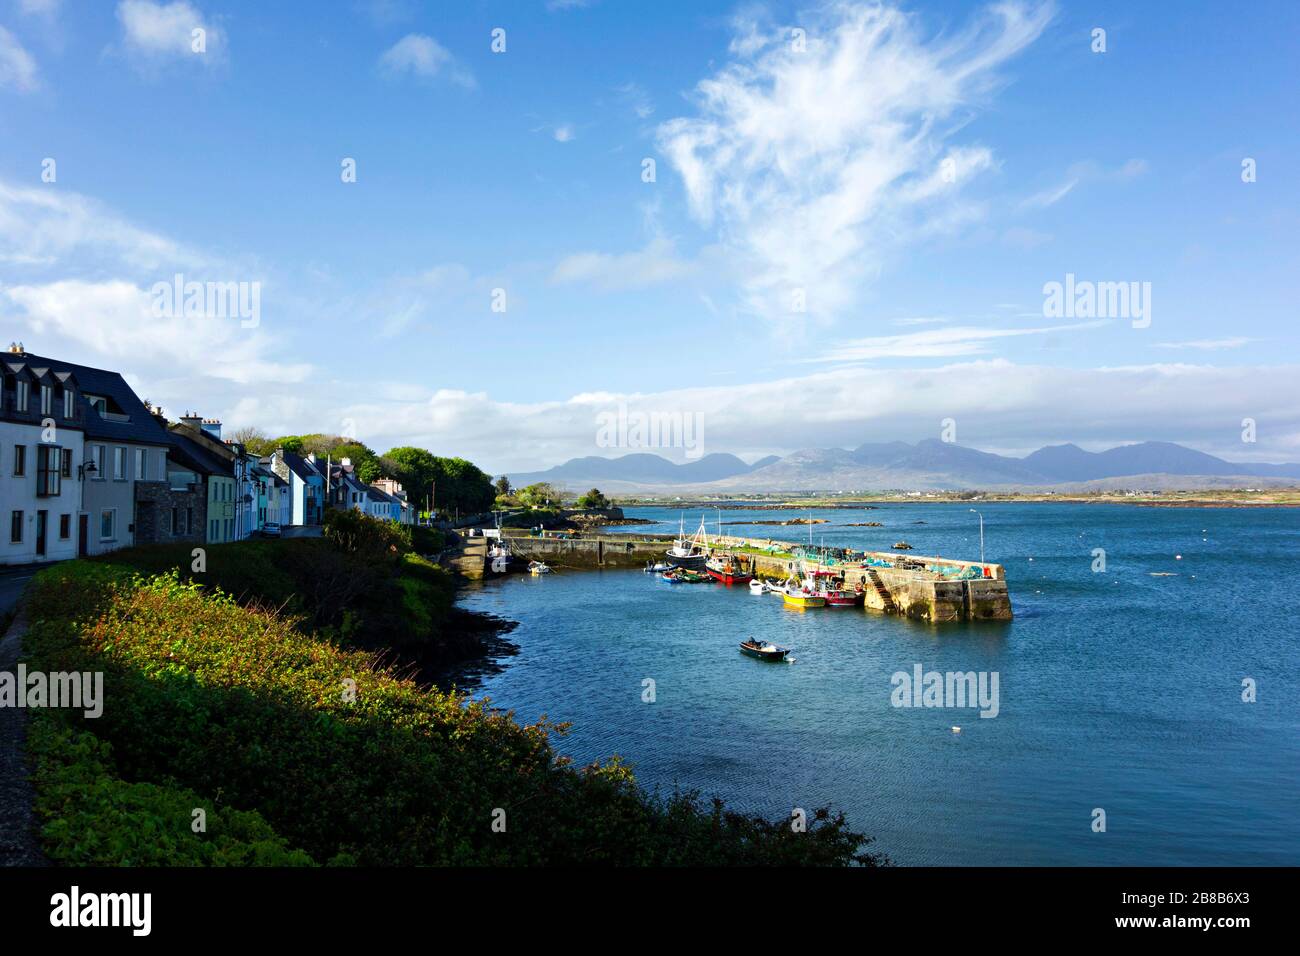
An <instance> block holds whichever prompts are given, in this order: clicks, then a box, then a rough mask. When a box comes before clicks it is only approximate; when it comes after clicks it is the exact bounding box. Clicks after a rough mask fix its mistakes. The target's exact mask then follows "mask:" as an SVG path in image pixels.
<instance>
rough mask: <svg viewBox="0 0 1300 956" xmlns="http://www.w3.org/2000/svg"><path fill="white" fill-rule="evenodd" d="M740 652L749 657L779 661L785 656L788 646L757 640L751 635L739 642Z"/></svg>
mask: <svg viewBox="0 0 1300 956" xmlns="http://www.w3.org/2000/svg"><path fill="white" fill-rule="evenodd" d="M740 652H741V653H742V654H748V655H749V656H750V657H757V658H758V659H759V660H760V661H777V662H780V661H784V660H785V656H786V655H787V654H789V653H790V648H788V647H777V646H776V645H775V644H773V643H771V642H769V641H758V640H754V639H753V638H752V637H751V638H750V639H749V640H746V641H741V642H740Z"/></svg>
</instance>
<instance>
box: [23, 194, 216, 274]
mask: <svg viewBox="0 0 1300 956" xmlns="http://www.w3.org/2000/svg"><path fill="white" fill-rule="evenodd" d="M74 252H75V253H76V254H77V255H78V257H79V261H81V262H82V263H83V264H85V265H93V266H98V265H101V264H125V265H127V266H129V267H131V268H135V269H158V268H161V267H164V266H172V265H187V266H188V265H193V264H195V263H196V262H197V261H198V260H199V258H200V257H199V255H198V254H197V253H195V252H194V251H192V250H189V249H186V248H185V247H184V246H182V245H180V244H179V243H177V242H175V241H173V240H171V239H169V238H167V237H165V236H162V235H159V234H157V233H153V232H150V231H149V230H147V229H141V228H139V227H137V226H135V225H132V224H131V223H129V222H127V221H125V220H123V219H121V218H119V217H118V216H116V215H114V214H113V213H112V212H111V211H110V210H108V209H106V208H105V207H104V206H103V205H102V204H101V203H99V202H96V201H95V200H93V199H90V198H88V197H85V196H81V195H78V194H77V193H73V192H67V191H64V190H58V191H56V190H55V189H54V188H53V187H42V188H31V187H20V186H13V185H11V184H9V183H6V182H3V181H0V262H6V261H7V262H11V263H12V262H18V263H24V264H27V265H42V264H44V265H53V264H57V263H58V262H59V261H60V260H61V259H62V258H63V257H66V256H68V255H70V254H72V253H74Z"/></svg>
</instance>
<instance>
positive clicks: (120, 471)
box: [113, 446, 126, 481]
mask: <svg viewBox="0 0 1300 956" xmlns="http://www.w3.org/2000/svg"><path fill="white" fill-rule="evenodd" d="M113 477H114V478H115V479H116V480H118V481H121V480H122V479H123V478H125V477H126V449H125V448H122V447H121V446H117V447H115V448H114V449H113Z"/></svg>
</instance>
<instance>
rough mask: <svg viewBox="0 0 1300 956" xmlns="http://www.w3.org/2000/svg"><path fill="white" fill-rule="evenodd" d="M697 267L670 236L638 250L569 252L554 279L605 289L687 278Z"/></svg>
mask: <svg viewBox="0 0 1300 956" xmlns="http://www.w3.org/2000/svg"><path fill="white" fill-rule="evenodd" d="M697 268H698V267H697V265H696V264H695V263H693V262H688V261H686V260H684V259H682V258H680V257H679V256H678V255H677V250H676V248H675V246H674V245H673V243H672V242H671V241H670V240H668V239H663V238H658V239H653V240H651V241H650V242H649V243H648V244H647V245H646V246H645V248H644V249H640V250H638V251H636V252H628V253H623V254H619V255H613V254H609V253H604V252H580V253H577V254H575V255H571V256H568V257H567V258H565V259H563V260H561V262H560V263H559V265H557V266H556V267H555V271H554V272H553V273H552V274H551V281H552V282H555V283H566V282H587V283H590V284H592V285H595V286H597V287H598V288H602V289H640V288H644V287H646V286H650V285H655V284H657V283H660V282H669V281H673V280H677V279H682V278H685V277H687V276H689V275H692V274H694V273H695V272H696V271H697Z"/></svg>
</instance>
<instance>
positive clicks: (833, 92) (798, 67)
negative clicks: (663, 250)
mask: <svg viewBox="0 0 1300 956" xmlns="http://www.w3.org/2000/svg"><path fill="white" fill-rule="evenodd" d="M1050 16H1051V7H1050V6H1049V5H1046V4H1043V5H1032V6H1031V5H1026V4H1022V3H999V4H997V5H995V6H992V7H990V8H988V9H987V10H986V11H984V13H983V14H982V15H980V16H979V17H978V18H977V19H976V20H975V21H974V22H972V23H971V25H970V26H969V27H967V28H966V29H965V30H963V31H960V32H958V33H957V34H955V35H952V36H944V37H938V38H927V37H925V36H923V35H922V34H921V33H920V31H919V28H918V26H917V25H916V22H915V21H914V19H913V18H912V17H911V16H910V15H908V14H905V13H904V12H902V11H901V10H898V9H895V8H892V7H888V6H882V5H870V6H867V5H863V6H850V5H848V4H840V5H833V6H830V7H828V8H825V9H824V10H823V11H822V12H820V13H817V14H814V15H810V16H809V17H808V18H806V19H805V20H802V21H800V22H799V23H798V24H796V25H797V26H799V27H800V28H802V29H804V30H805V31H806V32H805V37H806V46H805V47H804V48H802V49H800V48H796V46H795V44H793V43H792V32H791V28H790V27H777V26H774V25H772V24H769V23H765V22H762V21H760V20H758V19H756V18H741V19H739V20H738V21H737V23H736V29H735V35H734V38H733V41H732V43H731V47H730V49H731V52H732V54H733V57H734V59H733V61H732V62H730V63H728V64H727V65H725V66H723V67H722V68H721V69H720V70H718V71H717V72H716V73H715V74H713V75H712V76H709V77H708V78H706V79H704V80H702V81H701V82H700V83H699V84H698V86H697V87H696V89H695V95H694V100H695V104H696V115H695V116H690V117H679V118H675V119H671V120H669V121H667V122H665V123H663V124H661V125H660V126H659V129H658V137H657V139H658V144H659V148H660V150H661V151H662V152H663V153H664V154H665V155H667V156H668V158H669V160H670V162H671V163H672V165H673V166H674V167H675V168H676V170H677V172H678V174H679V175H680V176H681V178H682V182H683V184H684V186H685V188H686V193H687V198H688V200H689V202H690V208H691V211H692V213H693V214H694V216H695V217H696V219H697V220H698V221H699V222H700V223H701V224H702V225H704V226H706V227H710V228H716V229H717V231H718V233H719V235H720V236H721V237H722V238H723V239H724V240H725V242H726V244H727V247H728V249H729V250H730V252H731V254H732V256H733V257H734V258H735V259H736V260H737V263H738V267H737V270H736V271H737V273H738V274H742V275H746V276H748V278H747V279H746V280H744V282H743V283H742V287H741V289H740V297H741V299H742V302H743V305H744V307H745V308H747V309H748V310H750V311H752V312H755V313H758V314H760V315H764V316H767V317H769V318H773V319H779V318H782V317H785V316H788V314H789V311H790V302H791V300H792V295H791V293H792V290H796V289H800V290H804V292H805V295H806V302H807V311H808V312H809V313H813V314H817V315H824V316H831V317H834V316H835V315H837V314H842V313H843V312H844V311H845V310H847V309H848V307H849V306H851V305H852V303H853V302H854V300H855V299H856V297H857V293H858V289H859V286H860V284H861V283H862V282H863V281H864V280H865V279H866V278H867V277H868V276H869V275H870V274H871V273H872V271H873V269H875V268H878V267H879V264H880V263H881V261H882V259H883V258H884V256H885V254H886V252H887V251H888V250H889V249H891V248H894V247H895V246H897V244H898V243H899V242H900V241H905V240H906V239H909V238H912V239H914V238H916V237H918V236H922V235H930V234H934V233H936V232H942V231H945V230H948V229H952V228H960V227H961V226H962V225H964V224H965V223H967V222H970V221H972V220H974V219H976V218H978V216H979V215H980V212H979V210H978V209H977V208H975V207H973V206H971V205H970V204H968V203H963V202H962V201H961V200H960V199H959V196H960V192H961V190H962V188H963V187H964V186H965V185H966V184H967V183H968V182H969V181H970V180H971V179H973V178H975V176H976V175H977V174H978V173H979V172H980V171H982V170H984V169H988V168H990V167H991V166H992V165H993V163H994V160H993V157H992V154H991V152H990V151H989V150H987V149H985V148H983V147H979V146H954V145H952V144H950V143H949V140H950V139H951V137H952V135H953V132H954V131H953V129H952V128H951V126H957V125H960V124H956V123H953V124H951V125H945V122H946V121H947V120H948V119H949V117H951V116H952V115H953V114H954V113H955V111H957V110H963V111H965V110H967V109H969V108H970V107H971V106H972V105H973V104H975V103H977V102H979V101H980V99H981V98H983V97H984V96H986V95H987V93H988V92H989V91H990V89H991V88H992V86H993V84H994V83H995V82H996V76H995V71H996V70H997V69H998V68H999V67H1001V66H1002V65H1004V64H1005V63H1006V62H1007V61H1008V60H1009V59H1010V58H1011V57H1012V56H1014V55H1015V54H1016V53H1018V52H1019V51H1021V50H1022V49H1024V47H1026V46H1027V45H1028V44H1030V43H1032V42H1033V41H1034V39H1035V38H1036V37H1037V36H1038V35H1039V34H1040V33H1041V31H1042V30H1043V28H1044V27H1045V26H1046V24H1047V22H1048V20H1049V19H1050ZM945 160H947V162H945Z"/></svg>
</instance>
